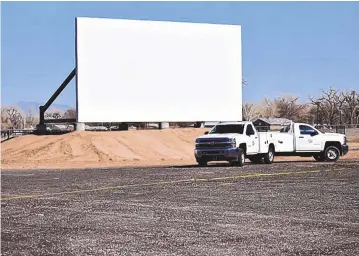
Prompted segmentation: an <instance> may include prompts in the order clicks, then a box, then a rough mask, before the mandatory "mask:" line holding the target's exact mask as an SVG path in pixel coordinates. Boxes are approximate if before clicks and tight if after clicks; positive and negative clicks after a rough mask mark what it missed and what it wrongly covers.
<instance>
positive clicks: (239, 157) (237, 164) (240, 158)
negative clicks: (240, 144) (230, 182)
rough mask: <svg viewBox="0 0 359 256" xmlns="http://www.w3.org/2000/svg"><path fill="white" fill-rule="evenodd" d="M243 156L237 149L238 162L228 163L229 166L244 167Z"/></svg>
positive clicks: (242, 151)
mask: <svg viewBox="0 0 359 256" xmlns="http://www.w3.org/2000/svg"><path fill="white" fill-rule="evenodd" d="M245 158H246V156H245V154H244V150H243V149H241V148H239V149H238V160H237V161H233V162H230V164H231V165H232V166H243V165H244V162H245Z"/></svg>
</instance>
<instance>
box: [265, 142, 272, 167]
mask: <svg viewBox="0 0 359 256" xmlns="http://www.w3.org/2000/svg"><path fill="white" fill-rule="evenodd" d="M273 160H274V148H273V146H269V149H268V153H265V154H264V163H266V164H271V163H273Z"/></svg>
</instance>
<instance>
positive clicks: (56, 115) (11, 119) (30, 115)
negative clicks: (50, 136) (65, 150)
mask: <svg viewBox="0 0 359 256" xmlns="http://www.w3.org/2000/svg"><path fill="white" fill-rule="evenodd" d="M45 118H46V119H60V118H71V119H74V118H76V110H75V109H73V108H70V109H68V110H66V111H63V110H49V111H46V112H45ZM38 123H39V114H35V112H34V111H33V109H31V108H30V109H28V110H27V111H26V112H24V111H23V110H22V109H20V108H19V107H18V106H16V105H12V106H5V107H3V106H2V107H1V129H9V128H12V129H26V128H34V127H35V126H36V125H37V124H38Z"/></svg>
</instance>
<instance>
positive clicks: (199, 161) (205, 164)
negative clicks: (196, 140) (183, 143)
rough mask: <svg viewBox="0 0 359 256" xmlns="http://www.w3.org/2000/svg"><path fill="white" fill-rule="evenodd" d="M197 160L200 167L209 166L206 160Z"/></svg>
mask: <svg viewBox="0 0 359 256" xmlns="http://www.w3.org/2000/svg"><path fill="white" fill-rule="evenodd" d="M196 160H197V163H198V165H200V166H207V164H208V162H207V161H206V160H204V159H198V158H197V159H196Z"/></svg>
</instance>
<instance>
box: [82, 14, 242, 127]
mask: <svg viewBox="0 0 359 256" xmlns="http://www.w3.org/2000/svg"><path fill="white" fill-rule="evenodd" d="M76 53H77V54H76V55H77V114H78V122H160V121H162V122H166V121H167V122H171V121H178V122H181V121H183V122H186V121H240V120H242V63H241V62H242V56H241V55H242V53H241V27H240V26H235V25H217V24H200V23H181V22H162V21H144V20H142V21H141V20H119V19H103V18H77V19H76Z"/></svg>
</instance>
